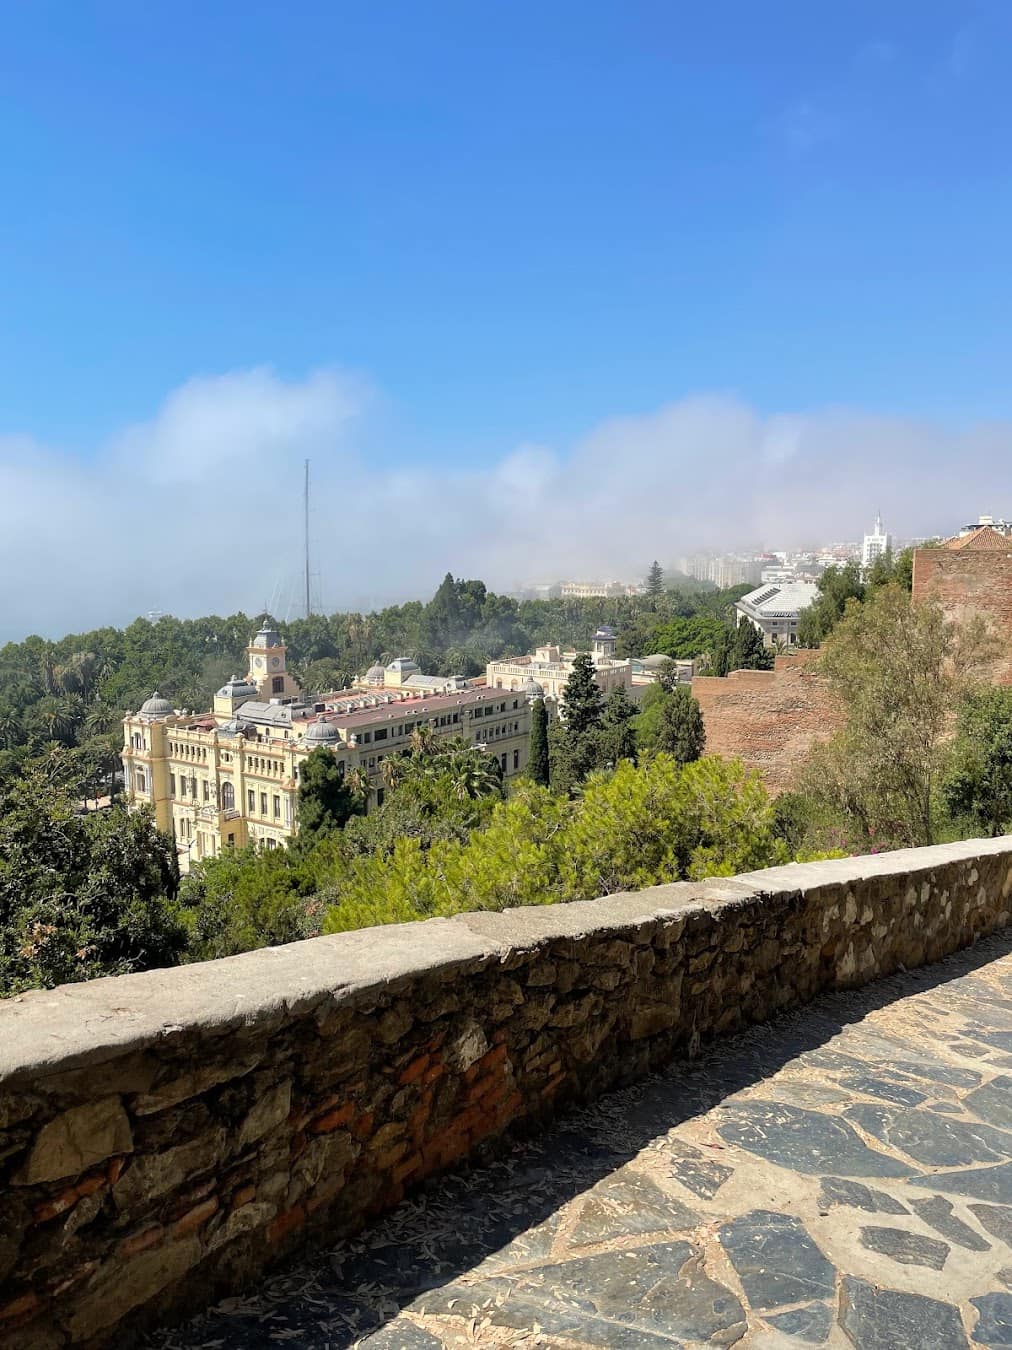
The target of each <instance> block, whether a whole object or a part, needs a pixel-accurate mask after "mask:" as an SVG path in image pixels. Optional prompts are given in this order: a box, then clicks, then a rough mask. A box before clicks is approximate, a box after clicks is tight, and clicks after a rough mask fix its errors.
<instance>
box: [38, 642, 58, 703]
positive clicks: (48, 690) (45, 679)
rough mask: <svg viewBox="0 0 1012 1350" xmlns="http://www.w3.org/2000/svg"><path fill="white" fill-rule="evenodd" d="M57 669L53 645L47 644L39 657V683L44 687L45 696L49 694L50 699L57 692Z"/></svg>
mask: <svg viewBox="0 0 1012 1350" xmlns="http://www.w3.org/2000/svg"><path fill="white" fill-rule="evenodd" d="M56 669H57V667H56V660H55V658H54V656H53V648H52V644H47V645H46V647H45V648H43V650H42V652H41V653H40V655H39V682H40V683H41V685H42V692H43V694H48V695H49V696H50V697H52V696H54V695H55V694H56V692H57V683H56Z"/></svg>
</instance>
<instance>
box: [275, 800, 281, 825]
mask: <svg viewBox="0 0 1012 1350" xmlns="http://www.w3.org/2000/svg"><path fill="white" fill-rule="evenodd" d="M274 819H275V820H280V819H281V798H280V797H275V798H274Z"/></svg>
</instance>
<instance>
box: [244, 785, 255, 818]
mask: <svg viewBox="0 0 1012 1350" xmlns="http://www.w3.org/2000/svg"><path fill="white" fill-rule="evenodd" d="M246 800H247V801H248V802H249V811H250V815H252V814H253V812H254V811H255V810H256V809H257V795H256V793H255V792H254V791H253V789H252V788H249V789H248V791H247V793H246Z"/></svg>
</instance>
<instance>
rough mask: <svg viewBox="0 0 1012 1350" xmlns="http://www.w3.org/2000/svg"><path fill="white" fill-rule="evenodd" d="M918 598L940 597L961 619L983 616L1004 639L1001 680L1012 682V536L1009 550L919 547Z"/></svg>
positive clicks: (950, 614)
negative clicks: (990, 550) (989, 550)
mask: <svg viewBox="0 0 1012 1350" xmlns="http://www.w3.org/2000/svg"><path fill="white" fill-rule="evenodd" d="M914 599H915V600H925V599H933V600H937V601H938V603H939V604H940V605H941V606H942V609H943V610H944V611H945V614H946V617H947V618H949V619H952V620H954V621H955V622H957V623H959V622H962V621H964V620H966V619H968V618H971V617H972V616H974V615H977V614H979V615H981V616H982V617H983V618H985V619H987V620H988V621H989V622H990V623H991V625H992V626H993V628H994V630H995V633H996V635H997V637H998V640H999V643H1000V644H1001V655H1000V657H999V658H998V660H997V661H996V663H995V666H994V670H993V674H992V678H993V680H994V683H995V684H1012V540H1010V541H1009V549H1008V552H1007V553H1000V552H977V551H976V550H974V549H955V550H950V549H945V548H919V549H916V550H915V552H914Z"/></svg>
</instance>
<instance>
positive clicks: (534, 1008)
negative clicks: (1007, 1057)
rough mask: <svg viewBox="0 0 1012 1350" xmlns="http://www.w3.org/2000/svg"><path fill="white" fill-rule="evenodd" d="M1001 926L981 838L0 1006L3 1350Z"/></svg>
mask: <svg viewBox="0 0 1012 1350" xmlns="http://www.w3.org/2000/svg"><path fill="white" fill-rule="evenodd" d="M1010 914H1012V838H1005V839H999V840H973V841H968V842H963V843H958V844H949V845H943V846H939V847H936V848H930V849H911V850H904V851H902V852H896V853H888V854H880V855H878V856H874V857H863V858H847V859H842V860H839V861H830V862H821V863H812V864H805V865H791V866H788V867H782V868H776V869H772V870H770V871H766V872H757V873H752V874H749V875H746V876H739V877H734V878H727V879H715V880H712V881H706V882H702V883H678V884H675V885H670V886H658V887H654V888H652V889H650V890H645V891H641V892H637V893H634V894H623V895H614V896H609V897H607V898H604V899H600V900H593V901H586V902H578V903H573V904H569V905H552V906H544V907H531V908H525V909H517V910H509V911H505V912H503V913H472V914H462V915H458V916H456V917H455V918H452V919H433V920H429V921H428V922H425V923H417V924H405V925H396V926H390V927H387V928H377V929H368V930H362V931H359V932H355V933H347V934H342V935H339V936H335V937H324V938H316V939H313V940H310V941H307V942H299V943H293V944H291V945H290V946H287V947H281V948H273V949H266V950H262V951H258V952H251V953H248V954H246V955H243V956H237V957H231V958H228V959H226V960H223V961H217V962H211V963H207V964H203V965H194V966H186V967H181V968H177V969H172V970H163V971H152V972H149V973H147V974H143V975H130V976H122V977H119V978H116V979H106V980H95V981H92V982H91V983H88V984H79V985H69V986H64V987H62V988H60V989H56V990H50V991H36V992H33V993H29V994H25V995H22V996H20V997H18V998H14V999H10V1000H7V1001H6V1002H3V1003H0V1350H14V1347H17V1350H30V1347H32V1346H36V1345H37V1346H40V1347H41V1346H45V1347H47V1350H50V1348H51V1347H55V1346H63V1345H85V1346H91V1345H95V1346H98V1345H101V1344H105V1343H108V1342H109V1341H110V1340H112V1339H114V1338H115V1340H116V1343H117V1344H118V1345H119V1344H124V1343H125V1340H124V1338H126V1340H128V1339H129V1338H130V1336H131V1335H132V1334H133V1333H134V1332H135V1331H136V1330H137V1329H138V1328H141V1327H143V1326H144V1325H146V1324H150V1323H151V1322H152V1321H155V1320H158V1319H161V1318H166V1317H176V1316H179V1315H181V1314H182V1313H184V1312H187V1311H192V1310H193V1309H194V1308H197V1307H200V1306H201V1305H202V1304H203V1303H204V1302H206V1301H207V1300H209V1299H210V1298H211V1297H213V1296H215V1295H216V1294H219V1293H221V1292H222V1291H223V1290H234V1289H235V1288H237V1287H239V1286H240V1285H241V1284H242V1283H243V1282H244V1281H248V1280H251V1279H253V1278H255V1277H257V1276H258V1275H259V1274H260V1273H261V1272H263V1271H264V1270H265V1269H267V1268H268V1267H269V1266H271V1265H272V1264H274V1263H275V1262H277V1261H278V1260H279V1259H281V1258H282V1257H283V1256H284V1255H285V1254H286V1253H288V1252H289V1251H291V1250H292V1248H293V1247H294V1246H296V1245H297V1244H298V1243H300V1242H302V1241H305V1240H307V1238H315V1239H322V1238H324V1237H332V1236H335V1235H341V1234H346V1233H349V1232H352V1231H354V1230H355V1229H356V1228H358V1227H360V1226H361V1225H362V1224H363V1223H364V1222H366V1221H367V1220H368V1218H369V1217H370V1216H371V1215H374V1214H376V1213H378V1212H380V1211H381V1210H383V1209H385V1208H389V1207H390V1206H392V1205H394V1204H396V1203H397V1202H398V1201H399V1200H400V1199H401V1198H402V1196H403V1195H404V1194H405V1193H406V1192H407V1191H408V1190H410V1189H411V1188H412V1187H413V1186H415V1185H416V1184H418V1183H419V1182H420V1181H422V1180H423V1179H424V1178H426V1177H428V1176H431V1175H433V1174H435V1173H437V1172H439V1171H441V1170H443V1169H445V1168H448V1167H452V1166H454V1165H455V1164H457V1163H459V1162H461V1161H463V1160H465V1159H469V1158H478V1159H480V1158H481V1157H482V1156H485V1155H486V1154H487V1153H488V1152H489V1151H491V1150H493V1149H496V1148H501V1147H503V1146H504V1144H505V1142H506V1141H508V1139H509V1137H510V1134H511V1133H512V1132H513V1131H516V1130H520V1129H530V1128H533V1127H535V1126H536V1124H537V1123H538V1122H539V1121H541V1120H544V1119H545V1118H547V1117H550V1116H551V1115H553V1114H555V1113H556V1112H557V1111H559V1110H560V1109H563V1108H564V1107H565V1106H566V1105H568V1104H573V1103H577V1102H582V1101H586V1100H589V1099H590V1098H592V1097H594V1096H596V1095H599V1094H600V1093H601V1092H603V1091H606V1090H607V1089H608V1088H609V1087H612V1086H614V1085H616V1084H618V1083H624V1082H628V1081H631V1080H632V1079H634V1078H636V1077H637V1076H639V1075H642V1074H644V1073H646V1072H648V1071H649V1070H650V1069H651V1068H652V1067H655V1066H657V1065H659V1064H661V1063H662V1062H664V1061H665V1060H667V1059H670V1058H671V1057H672V1056H673V1055H675V1054H678V1053H679V1052H682V1053H686V1052H688V1053H696V1052H698V1050H699V1048H700V1046H701V1045H702V1044H703V1043H705V1041H706V1040H707V1039H708V1038H711V1037H713V1036H715V1035H719V1034H723V1033H726V1032H729V1031H733V1030H735V1029H738V1028H740V1027H743V1026H745V1025H748V1024H749V1023H754V1022H757V1021H761V1020H763V1019H765V1018H767V1017H769V1016H771V1015H772V1014H773V1013H775V1012H777V1011H779V1010H781V1009H784V1008H789V1007H797V1006H800V1005H802V1004H804V1003H806V1002H808V1001H809V1000H810V999H811V998H813V997H814V996H815V995H816V994H817V993H819V992H821V991H823V990H827V989H835V988H842V987H849V986H854V985H859V984H862V983H865V982H866V981H868V980H870V979H873V978H875V977H877V976H879V975H885V974H888V973H890V972H891V971H894V970H896V969H897V968H899V967H901V966H905V967H912V966H916V965H919V964H922V963H924V962H927V961H932V960H936V959H938V958H940V957H941V956H944V955H946V954H948V953H949V952H952V951H955V950H957V949H958V948H960V947H962V946H965V945H966V944H968V943H969V942H971V941H973V939H974V938H976V937H977V936H980V935H982V934H984V933H988V932H991V931H993V930H995V929H996V928H999V927H1003V926H1004V925H1005V924H1007V923H1008V921H1009V918H1010Z"/></svg>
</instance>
